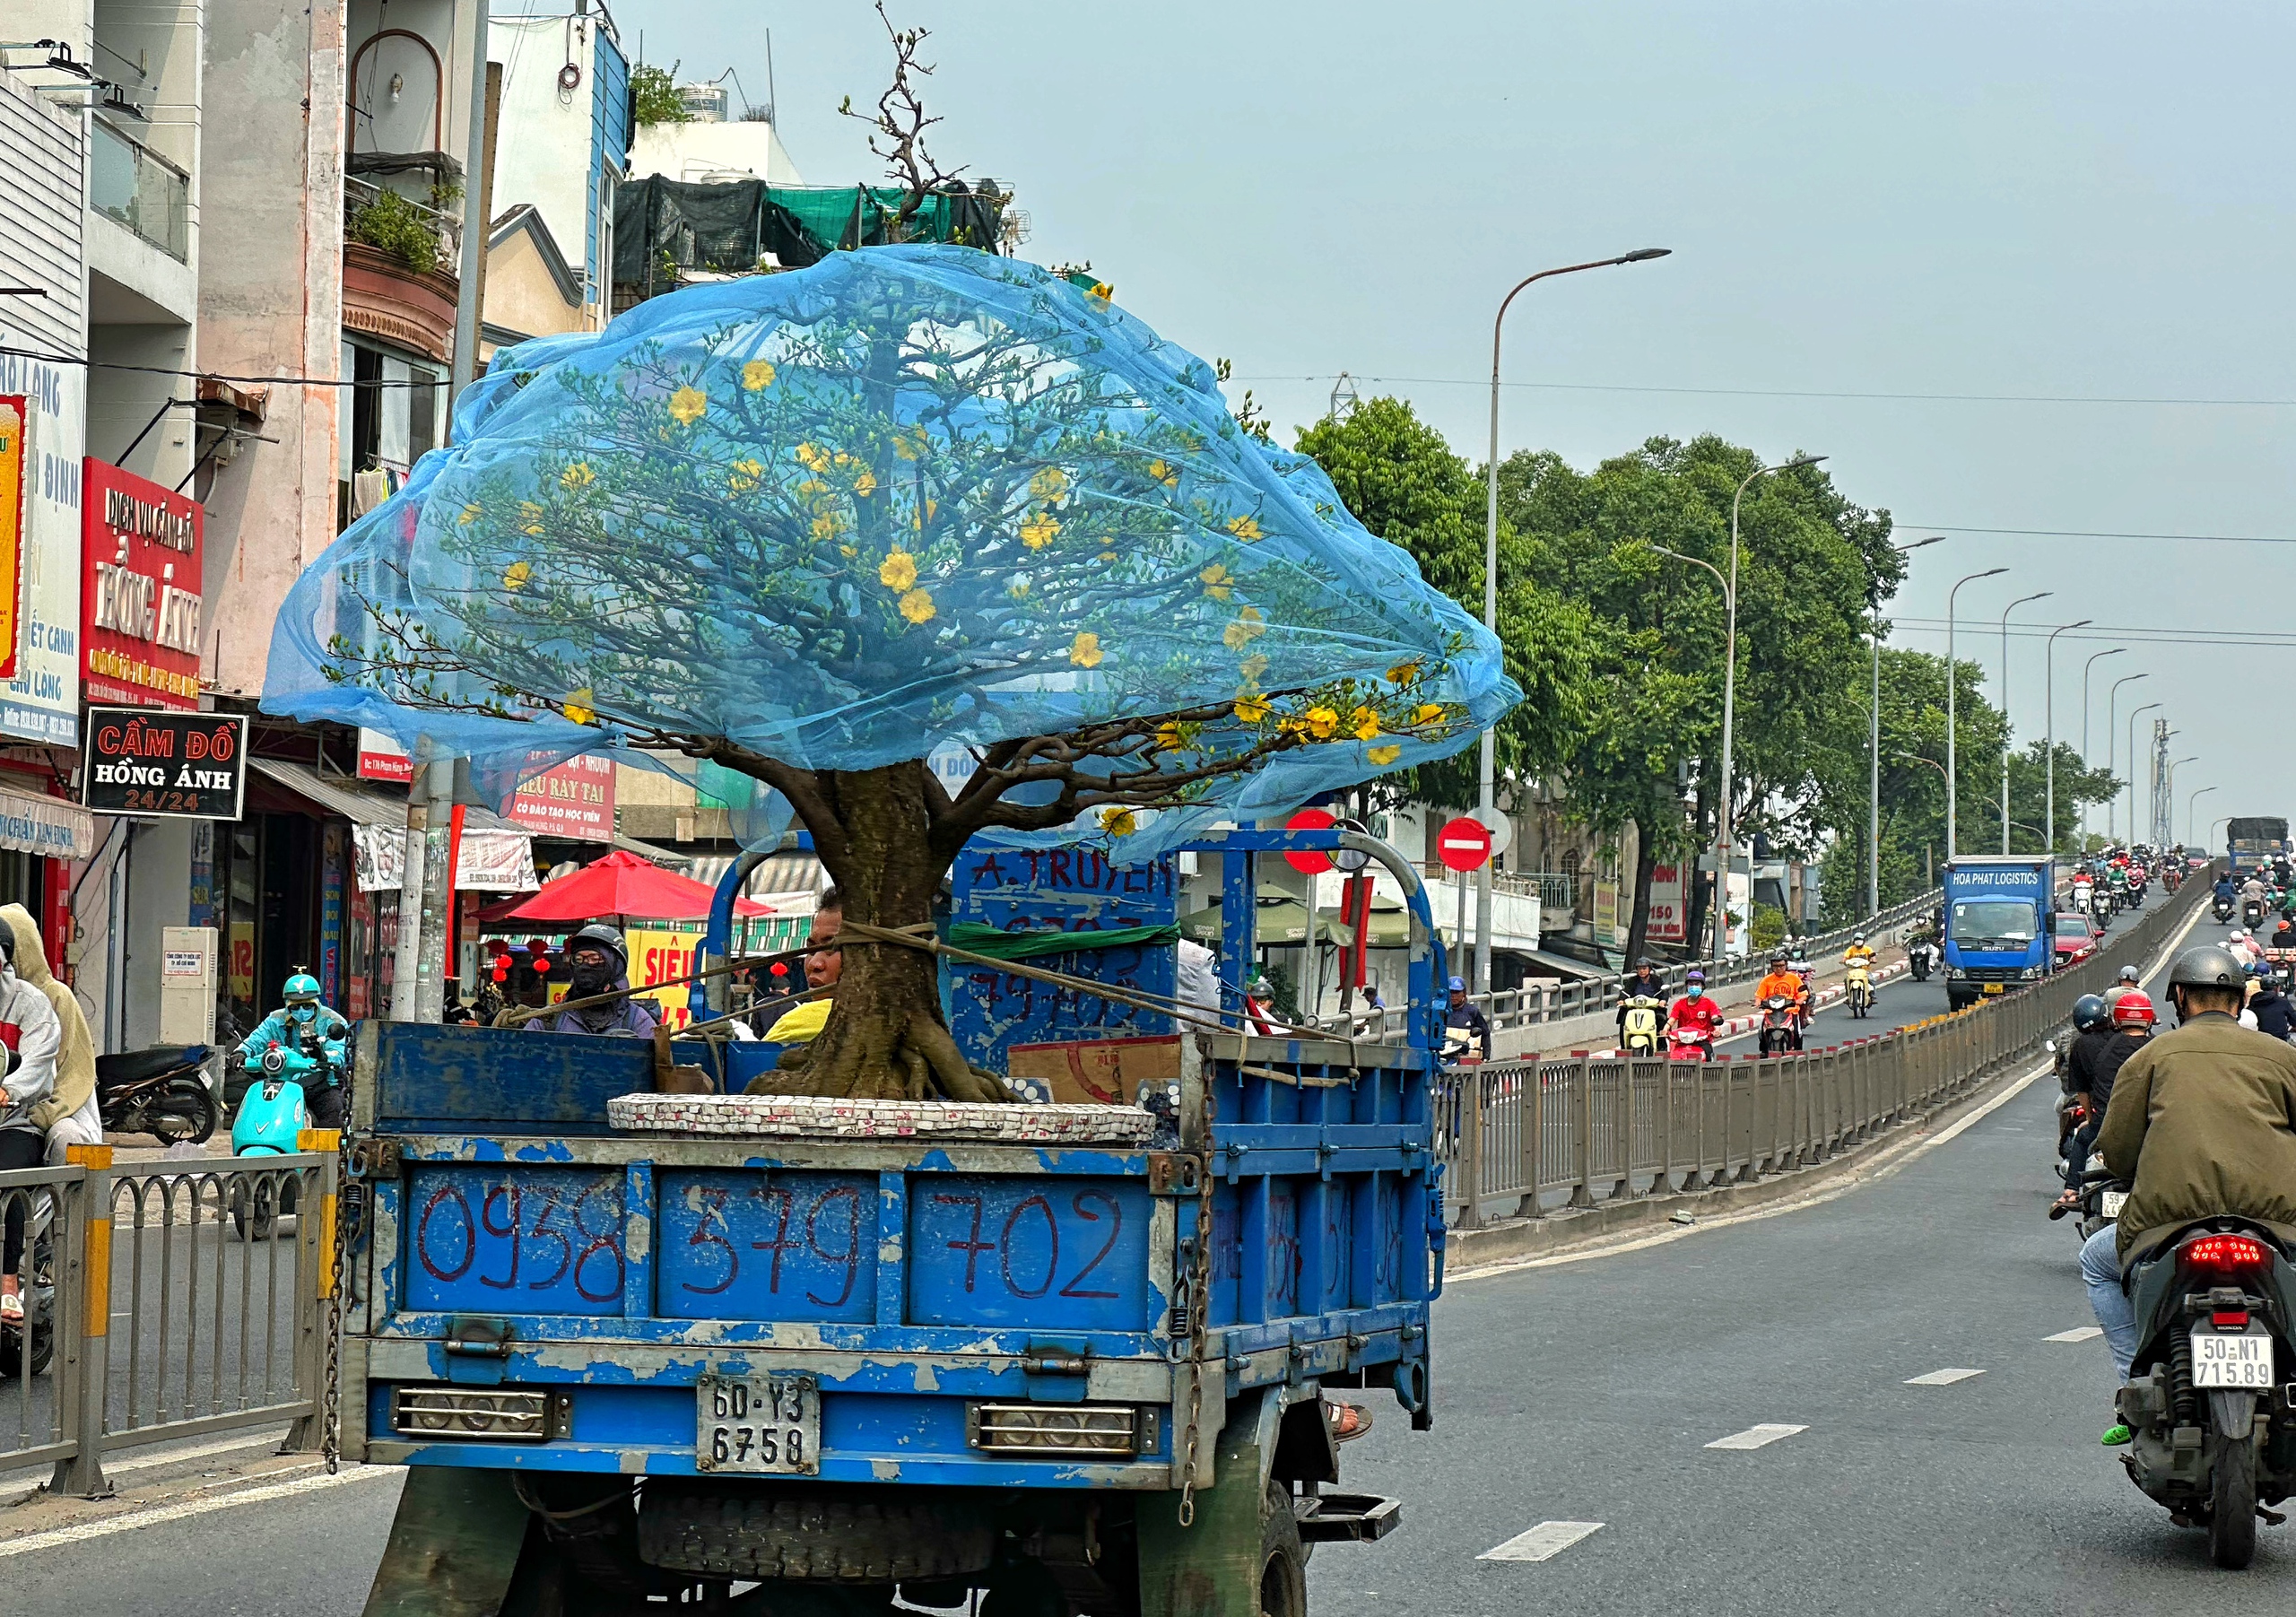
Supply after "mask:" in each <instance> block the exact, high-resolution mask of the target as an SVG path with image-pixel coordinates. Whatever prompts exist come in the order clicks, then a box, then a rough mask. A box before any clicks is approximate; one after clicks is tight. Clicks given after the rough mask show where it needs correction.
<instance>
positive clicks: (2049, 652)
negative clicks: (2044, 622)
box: [2041, 618, 2091, 854]
mask: <svg viewBox="0 0 2296 1617" xmlns="http://www.w3.org/2000/svg"><path fill="white" fill-rule="evenodd" d="M2090 622H2091V620H2090V619H2088V618H2083V619H2082V620H2081V621H2080V622H2078V623H2067V624H2066V626H2065V629H2052V630H2049V634H2048V646H2047V647H2046V648H2044V649H2043V650H2042V653H2041V683H2042V684H2044V685H2046V686H2048V695H2047V697H2046V698H2045V699H2044V700H2043V701H2042V704H2041V711H2042V713H2043V714H2044V715H2045V716H2046V717H2045V729H2044V734H2045V735H2046V736H2047V740H2046V741H2045V742H2044V743H2043V744H2044V745H2045V746H2046V747H2047V748H2048V813H2045V814H2043V815H2042V816H2041V818H2042V820H2043V821H2044V822H2047V824H2048V836H2046V837H2044V838H2042V839H2041V851H2042V852H2044V853H2051V854H2053V853H2055V852H2056V851H2057V636H2058V635H2061V634H2063V633H2064V632H2065V630H2066V629H2086V628H2088V627H2089V624H2090Z"/></svg>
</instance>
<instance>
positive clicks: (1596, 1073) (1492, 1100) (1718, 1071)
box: [1435, 882, 2208, 1229]
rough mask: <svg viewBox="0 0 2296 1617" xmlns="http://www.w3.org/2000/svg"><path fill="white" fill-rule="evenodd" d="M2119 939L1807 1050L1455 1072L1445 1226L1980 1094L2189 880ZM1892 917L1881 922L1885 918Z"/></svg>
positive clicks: (1832, 1147)
mask: <svg viewBox="0 0 2296 1617" xmlns="http://www.w3.org/2000/svg"><path fill="white" fill-rule="evenodd" d="M2187 887H2188V888H2189V891H2185V890H2179V892H2178V894H2177V895H2176V896H2175V897H2174V898H2172V899H2170V900H2169V902H2168V903H2166V904H2164V905H2162V906H2161V908H2159V909H2157V910H2154V911H2151V912H2148V913H2146V914H2144V915H2143V916H2142V917H2139V918H2138V920H2137V921H2136V922H2135V925H2133V926H2131V927H2130V928H2129V929H2128V931H2127V932H2126V934H2125V935H2123V936H2122V938H2121V939H2120V940H2119V942H2118V945H2117V946H2116V947H2115V948H2113V949H2111V950H2110V951H2107V952H2099V953H2097V954H2094V955H2092V956H2091V957H2090V958H2089V959H2088V960H2086V961H2083V962H2082V963H2081V964H2080V965H2078V966H2074V967H2073V968H2071V969H2067V970H2064V971H2060V972H2057V974H2055V975H2054V976H2052V977H2049V978H2047V979H2045V980H2044V981H2042V982H2040V983H2039V984H2037V985H2035V986H2034V987H2031V988H2028V989H2025V990H2023V991H2022V992H2021V993H2017V994H2013V995H2005V996H2004V997H2003V998H2000V999H1996V1000H1988V1001H1985V1002H1982V1003H1980V1004H1978V1005H1975V1006H1973V1007H1971V1008H1970V1009H1969V1010H1966V1011H1961V1012H1958V1013H1952V1014H1949V1015H1944V1016H1936V1017H1933V1018H1931V1019H1929V1020H1928V1021H1922V1022H1918V1023H1915V1024H1913V1025H1912V1026H1910V1027H1906V1028H1900V1029H1898V1030H1894V1031H1892V1032H1889V1033H1883V1034H1878V1035H1875V1036H1874V1037H1872V1038H1867V1039H1855V1040H1852V1041H1850V1042H1849V1043H1847V1044H1843V1045H1838V1046H1834V1047H1831V1048H1826V1049H1822V1050H1811V1051H1806V1052H1805V1053H1803V1054H1800V1055H1794V1056H1771V1057H1759V1056H1744V1057H1738V1058H1735V1059H1733V1058H1729V1057H1721V1058H1718V1059H1717V1060H1714V1061H1712V1062H1690V1061H1664V1060H1627V1059H1622V1058H1615V1057H1613V1058H1603V1057H1594V1056H1572V1057H1570V1058H1567V1059H1562V1060H1553V1061H1541V1060H1539V1059H1537V1058H1536V1057H1535V1056H1534V1057H1530V1058H1526V1059H1524V1060H1519V1061H1499V1062H1491V1063H1487V1064H1485V1065H1482V1066H1474V1067H1459V1068H1454V1069H1450V1070H1448V1071H1447V1073H1446V1074H1445V1078H1446V1079H1447V1080H1448V1082H1447V1083H1446V1085H1445V1087H1444V1089H1443V1090H1442V1091H1441V1092H1440V1093H1439V1095H1438V1098H1437V1101H1438V1115H1437V1126H1436V1134H1435V1139H1436V1152H1437V1155H1438V1157H1439V1159H1440V1160H1442V1161H1445V1162H1447V1163H1448V1171H1447V1173H1446V1175H1445V1181H1444V1184H1445V1190H1444V1195H1445V1205H1446V1213H1447V1216H1449V1217H1452V1218H1453V1219H1454V1220H1455V1221H1456V1223H1457V1226H1458V1227H1460V1228H1463V1229H1472V1228H1474V1227H1476V1226H1477V1225H1479V1224H1481V1223H1482V1222H1483V1220H1484V1219H1485V1218H1486V1217H1488V1216H1490V1215H1491V1213H1492V1210H1493V1205H1494V1204H1498V1206H1499V1207H1500V1209H1501V1210H1503V1215H1511V1216H1516V1217H1523V1218H1541V1217H1544V1216H1545V1215H1546V1214H1547V1213H1549V1212H1551V1211H1553V1208H1552V1206H1551V1205H1550V1203H1551V1201H1552V1198H1554V1197H1556V1196H1557V1195H1561V1193H1563V1192H1566V1191H1567V1192H1568V1193H1569V1195H1568V1200H1567V1203H1566V1205H1568V1206H1570V1207H1591V1206H1594V1205H1596V1204H1597V1203H1599V1202H1601V1201H1605V1200H1611V1199H1616V1198H1619V1197H1625V1196H1640V1195H1665V1194H1667V1193H1669V1192H1671V1191H1673V1190H1675V1189H1683V1190H1695V1189H1705V1188H1709V1187H1713V1186H1717V1185H1724V1184H1736V1183H1742V1182H1744V1181H1747V1180H1751V1179H1754V1178H1760V1177H1761V1176H1762V1175H1765V1174H1772V1173H1779V1172H1782V1171H1784V1170H1786V1169H1789V1168H1800V1167H1806V1166H1808V1165H1810V1164H1813V1163H1816V1162H1822V1161H1825V1160H1826V1159H1827V1158H1829V1157H1831V1156H1833V1155H1836V1154H1838V1153H1839V1152H1842V1151H1845V1150H1848V1148H1850V1147H1851V1146H1853V1145H1856V1144H1857V1143H1860V1142H1862V1141H1865V1140H1866V1139H1869V1138H1871V1137H1873V1135H1875V1134H1876V1133H1878V1132H1879V1131H1881V1130H1883V1129H1884V1128H1887V1127H1890V1126H1892V1125H1894V1124H1897V1123H1900V1122H1903V1121H1905V1120H1906V1119H1907V1118H1909V1117H1912V1116H1915V1115H1917V1114H1918V1113H1922V1112H1926V1111H1928V1110H1931V1109H1933V1108H1935V1107H1937V1106H1939V1105H1941V1104H1943V1103H1944V1102H1945V1101H1947V1100H1952V1099H1953V1098H1954V1097H1956V1096H1958V1095H1960V1094H1961V1093H1963V1092H1964V1091H1967V1090H1969V1089H1970V1087H1971V1086H1972V1085H1973V1084H1975V1083H1976V1082H1978V1080H1979V1078H1980V1077H1981V1076H1982V1075H1984V1074H1987V1073H1988V1072H1990V1071H1991V1070H1992V1069H1993V1068H1994V1067H1996V1065H1999V1064H2000V1063H2002V1062H2004V1061H2007V1060H2010V1059H2012V1058H2013V1057H2015V1056H2018V1055H2020V1054H2022V1052H2025V1051H2027V1050H2030V1049H2031V1048H2033V1047H2034V1046H2035V1045H2037V1044H2039V1042H2040V1041H2041V1039H2043V1038H2044V1037H2046V1036H2047V1035H2048V1032H2049V1031H2050V1030H2053V1029H2056V1028H2057V1027H2060V1026H2062V1025H2063V1024H2064V1023H2065V1021H2066V1019H2067V1018H2068V1017H2070V1016H2071V1014H2072V1011H2073V1002H2074V1000H2076V999H2078V998H2080V997H2081V995H2083V994H2093V993H2097V992H2099V991H2100V990H2102V989H2104V988H2106V987H2109V986H2110V985H2111V984H2112V982H2113V981H2114V980H2115V978H2116V975H2117V974H2118V971H2119V969H2120V968H2121V965H2122V964H2123V963H2124V961H2126V960H2127V959H2128V958H2129V952H2130V951H2134V952H2135V953H2136V955H2137V956H2138V957H2139V958H2141V957H2142V955H2143V954H2144V953H2145V952H2149V951H2151V950H2152V949H2153V948H2156V947H2157V946H2158V945H2159V943H2160V942H2161V939H2162V938H2164V937H2166V936H2167V935H2169V934H2170V931H2171V929H2172V928H2174V927H2176V926H2180V925H2182V924H2183V922H2184V920H2185V919H2186V917H2188V916H2189V915H2190V914H2192V912H2193V911H2194V910H2196V909H2197V908H2200V907H2201V905H2202V904H2203V903H2204V902H2205V894H2206V893H2207V891H2208V888H2207V884H2206V883H2205V882H2195V883H2187ZM1876 918H1877V919H1879V917H1876Z"/></svg>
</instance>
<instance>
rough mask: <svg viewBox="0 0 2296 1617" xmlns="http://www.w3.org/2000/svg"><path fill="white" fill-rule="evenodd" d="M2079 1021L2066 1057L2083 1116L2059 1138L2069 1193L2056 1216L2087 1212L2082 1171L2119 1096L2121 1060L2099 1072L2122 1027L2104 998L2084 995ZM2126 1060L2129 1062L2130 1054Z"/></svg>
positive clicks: (2075, 1104)
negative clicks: (2117, 1081)
mask: <svg viewBox="0 0 2296 1617" xmlns="http://www.w3.org/2000/svg"><path fill="white" fill-rule="evenodd" d="M2148 1004H2149V1002H2148ZM2073 1026H2074V1040H2073V1048H2071V1049H2069V1050H2067V1051H2066V1056H2065V1098H2066V1102H2067V1103H2068V1109H2067V1111H2066V1117H2075V1116H2077V1117H2078V1121H2076V1122H2074V1124H2073V1126H2072V1128H2071V1130H2070V1131H2069V1132H2068V1133H2066V1135H2063V1136H2062V1137H2061V1138H2060V1139H2059V1141H2058V1147H2059V1152H2060V1154H2061V1155H2062V1156H2063V1157H2064V1159H2065V1194H2064V1195H2062V1196H2060V1197H2058V1198H2057V1203H2056V1204H2055V1205H2053V1206H2052V1207H2050V1208H2049V1210H2048V1215H2049V1217H2050V1218H2052V1219H2060V1218H2063V1217H2064V1216H2065V1215H2066V1213H2078V1212H2080V1211H2081V1174H2082V1170H2083V1169H2084V1168H2085V1167H2086V1166H2087V1164H2088V1161H2089V1153H2090V1152H2092V1151H2093V1150H2095V1149H2096V1143H2097V1131H2098V1130H2099V1129H2100V1128H2101V1127H2103V1126H2104V1122H2105V1107H2106V1105H2107V1103H2108V1102H2109V1101H2110V1100H2112V1096H2113V1074H2115V1073H2117V1072H2118V1071H2119V1063H2115V1064H2114V1065H2113V1067H2112V1069H2111V1071H2108V1072H2104V1075H2103V1076H2102V1077H2101V1078H2100V1077H2099V1075H2098V1074H2099V1073H2100V1071H2103V1068H2104V1058H2105V1051H2106V1050H2107V1049H2108V1048H2109V1047H2110V1046H2111V1044H2112V1041H2113V1039H2114V1037H2115V1036H2116V1034H2117V1033H2118V1029H2117V1028H2115V1027H2114V1026H2113V1018H2112V1012H2111V1010H2110V1008H2109V1006H2107V1005H2106V1004H2105V1002H2104V1000H2103V999H2102V998H2100V996H2098V995H2094V994H2083V995H2082V996H2081V997H2080V998H2079V999H2077V1000H2075V1001H2074V1002H2073ZM2121 1059H2122V1060H2123V1061H2126V1059H2127V1056H2126V1055H2124V1056H2122V1058H2121Z"/></svg>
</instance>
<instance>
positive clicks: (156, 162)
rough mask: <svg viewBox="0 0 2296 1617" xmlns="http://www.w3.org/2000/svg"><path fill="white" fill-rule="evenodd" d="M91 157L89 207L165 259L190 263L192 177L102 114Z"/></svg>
mask: <svg viewBox="0 0 2296 1617" xmlns="http://www.w3.org/2000/svg"><path fill="white" fill-rule="evenodd" d="M90 156H91V161H90V163H89V184H88V203H89V205H90V206H91V207H93V208H94V209H95V210H96V212H97V213H101V214H102V215H103V216H104V217H105V218H107V219H115V220H117V221H118V222H120V223H121V224H124V225H126V227H127V228H128V229H129V230H133V231H135V233H136V234H137V235H138V236H141V237H142V238H143V239H144V240H146V241H148V242H150V243H151V244H152V246H153V247H155V248H159V249H160V250H161V252H163V253H165V254H167V255H168V256H169V257H170V258H174V259H177V260H178V261H179V262H182V263H186V264H188V263H189V262H191V176H189V175H188V174H186V173H185V172H184V171H183V170H181V169H178V168H177V167H176V166H175V164H173V163H171V162H170V161H168V160H167V159H166V158H164V157H161V156H160V155H159V153H157V152H153V151H152V150H150V149H149V148H148V147H146V146H144V145H143V144H142V143H139V142H137V141H134V140H131V139H129V138H128V137H127V136H126V135H122V134H121V133H120V132H119V131H118V130H117V129H115V128H113V127H112V126H110V125H109V124H107V123H105V122H104V121H103V120H102V119H101V118H98V119H97V120H96V136H95V149H94V151H93V152H91V154H90Z"/></svg>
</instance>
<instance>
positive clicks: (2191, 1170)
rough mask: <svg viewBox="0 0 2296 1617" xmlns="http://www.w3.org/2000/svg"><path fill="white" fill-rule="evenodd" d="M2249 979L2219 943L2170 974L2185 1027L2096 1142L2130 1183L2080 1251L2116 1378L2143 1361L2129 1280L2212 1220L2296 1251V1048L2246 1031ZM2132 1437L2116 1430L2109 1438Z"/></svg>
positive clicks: (2138, 1059)
mask: <svg viewBox="0 0 2296 1617" xmlns="http://www.w3.org/2000/svg"><path fill="white" fill-rule="evenodd" d="M2246 983H2247V972H2246V970H2245V969H2243V967H2242V965H2241V963H2240V962H2239V961H2238V960H2236V959H2234V958H2233V956H2232V955H2231V952H2229V951H2227V950H2225V949H2222V948H2220V947H2218V946H2217V945H2214V944H2210V943H2204V944H2201V945H2199V946H2197V947H2196V948H2191V949H2187V950H2186V951H2185V952H2184V953H2183V954H2181V955H2179V957H2178V958H2177V963H2176V965H2175V966H2174V967H2173V968H2171V969H2170V973H2169V999H2170V1003H2171V1004H2174V1005H2175V1006H2176V1010H2177V1021H2178V1024H2179V1025H2178V1027H2177V1029H2176V1030H2175V1031H2174V1032H2171V1033H2167V1034H2164V1035H2162V1036H2161V1038H2159V1039H2153V1040H2152V1041H2151V1042H2149V1043H2148V1044H2146V1045H2145V1046H2144V1048H2142V1049H2140V1050H2138V1051H2137V1052H2136V1053H2135V1055H2133V1056H2131V1057H2130V1058H2129V1060H2128V1062H2127V1063H2126V1065H2125V1066H2123V1067H2122V1068H2121V1069H2120V1071H2119V1073H2118V1075H2117V1082H2115V1084H2114V1086H2113V1092H2112V1100H2111V1101H2110V1102H2109V1104H2108V1106H2107V1107H2106V1109H2105V1126H2104V1128H2103V1130H2102V1132H2101V1133H2100V1135H2099V1136H2098V1143H2099V1145H2100V1147H2101V1148H2102V1150H2103V1152H2104V1153H2105V1166H2106V1167H2107V1168H2109V1169H2111V1170H2112V1172H2113V1174H2114V1175H2115V1177H2117V1178H2120V1179H2123V1180H2125V1181H2126V1182H2127V1185H2128V1187H2129V1192H2128V1200H2127V1201H2126V1202H2125V1203H2123V1204H2122V1205H2121V1210H2120V1217H2119V1219H2118V1221H2117V1222H2115V1223H2114V1224H2113V1225H2112V1226H2110V1227H2109V1228H2108V1229H2105V1230H2099V1231H2098V1232H2097V1233H2096V1234H2095V1235H2093V1236H2092V1237H2091V1238H2090V1239H2089V1240H2088V1242H2087V1244H2086V1245H2084V1246H2083V1248H2081V1274H2082V1278H2083V1280H2084V1281H2086V1282H2087V1283H2088V1287H2089V1301H2090V1304H2091V1306H2092V1308H2095V1309H2096V1313H2097V1324H2098V1325H2099V1326H2101V1327H2102V1328H2103V1330H2104V1333H2105V1340H2106V1343H2108V1344H2109V1346H2110V1347H2111V1349H2112V1355H2113V1369H2114V1370H2115V1372H2116V1379H2117V1381H2125V1380H2126V1379H2127V1377H2128V1366H2129V1361H2131V1360H2132V1359H2134V1358H2135V1354H2136V1349H2137V1346H2138V1343H2137V1336H2136V1332H2137V1325H2136V1314H2135V1308H2134V1307H2133V1305H2132V1304H2131V1302H2130V1300H2129V1297H2128V1293H2127V1291H2126V1290H2125V1289H2124V1287H2125V1282H2124V1280H2123V1276H2124V1275H2126V1274H2127V1273H2128V1271H2129V1270H2130V1269H2131V1268H2132V1267H2133V1266H2134V1265H2135V1264H2137V1263H2139V1262H2141V1261H2143V1260H2144V1259H2145V1258H2147V1257H2149V1256H2152V1255H2153V1254H2154V1253H2156V1252H2158V1251H2159V1250H2161V1248H2163V1247H2164V1246H2166V1245H2167V1244H2169V1243H2170V1241H2172V1240H2173V1239H2174V1238H2175V1236H2176V1234H2177V1232H2178V1230H2181V1229H2183V1228H2185V1227H2186V1226H2187V1225H2189V1224H2192V1223H2195V1222H2196V1221H2200V1220H2202V1219H2208V1218H2217V1217H2224V1216H2231V1217H2238V1218H2246V1219H2253V1220H2255V1221H2257V1222H2258V1223H2260V1224H2264V1225H2266V1227H2268V1228H2269V1229H2270V1230H2272V1232H2273V1233H2274V1235H2275V1236H2276V1237H2278V1238H2279V1239H2280V1240H2281V1241H2282V1242H2283V1244H2287V1243H2296V1048H2292V1047H2291V1046H2289V1045H2286V1044H2283V1043H2280V1042H2278V1041H2276V1040H2274V1039H2260V1038H2258V1037H2257V1036H2256V1035H2254V1034H2252V1033H2249V1032H2247V1031H2245V1030H2242V1029H2241V1028H2240V1026H2239V1023H2238V1022H2237V1021H2234V1018H2235V1017H2236V1016H2237V1015H2238V1014H2239V1009H2240V1004H2241V1000H2242V997H2243V996H2244V995H2246V993H2247V986H2246ZM2128 1440H2129V1431H2128V1428H2127V1427H2126V1426H2124V1425H2122V1424H2121V1423H2119V1422H2118V1421H2115V1422H2114V1424H2113V1425H2112V1427H2110V1428H2109V1429H2108V1430H2107V1431H2106V1432H2105V1435H2104V1441H2105V1442H2106V1443H2107V1444H2109V1445H2110V1444H2119V1443H2126V1442H2127V1441H2128Z"/></svg>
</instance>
